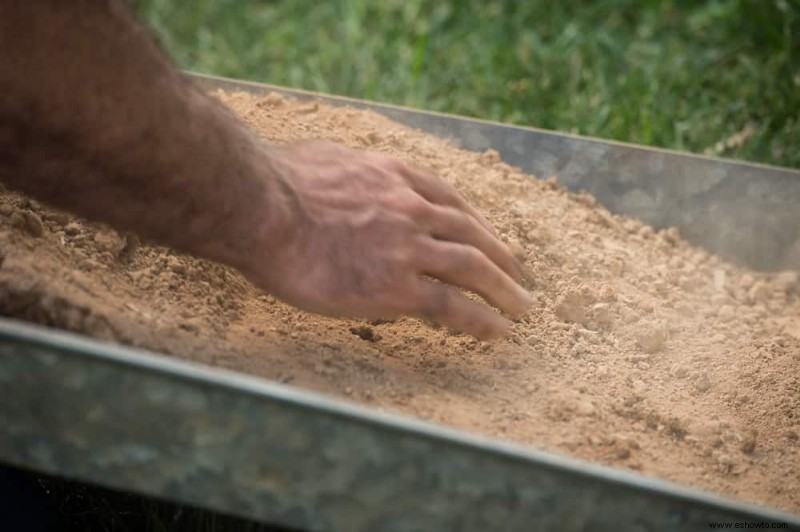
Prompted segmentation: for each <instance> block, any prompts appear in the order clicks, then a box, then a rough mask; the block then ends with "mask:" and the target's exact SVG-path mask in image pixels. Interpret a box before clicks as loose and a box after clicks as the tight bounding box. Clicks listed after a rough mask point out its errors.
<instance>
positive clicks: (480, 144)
mask: <svg viewBox="0 0 800 532" xmlns="http://www.w3.org/2000/svg"><path fill="white" fill-rule="evenodd" d="M192 77H193V79H194V80H195V81H196V83H197V84H198V85H199V86H201V87H203V88H205V89H215V88H221V89H226V90H244V91H248V92H252V93H255V94H263V93H266V92H271V91H274V92H278V93H281V94H284V95H288V96H292V97H295V98H298V99H304V100H305V99H318V100H320V101H324V102H326V103H330V104H334V105H347V106H351V107H356V108H362V109H371V110H373V111H376V112H379V113H381V114H383V115H386V116H388V117H389V118H391V119H393V120H395V121H397V122H400V123H402V124H405V125H407V126H410V127H413V128H417V129H421V130H423V131H426V132H429V133H432V134H434V135H438V136H440V137H445V138H449V139H451V140H452V141H454V143H455V144H457V145H459V146H461V147H464V148H466V149H469V150H475V151H483V150H486V149H488V148H492V149H494V150H496V151H497V152H498V153H499V154H500V155H501V157H502V158H503V160H504V161H506V162H507V163H509V164H512V165H515V166H517V167H519V168H521V169H523V170H525V171H526V172H529V173H532V174H533V175H536V176H538V177H543V178H547V177H550V176H558V178H559V181H560V182H561V183H562V184H564V185H565V186H567V187H568V188H570V189H572V190H575V191H578V190H586V191H589V192H591V193H592V194H594V195H595V196H596V197H597V199H598V200H599V201H600V202H601V203H603V204H604V205H605V206H606V207H607V208H608V209H609V210H611V211H612V212H615V213H619V214H627V215H629V216H634V217H636V218H639V219H641V220H644V221H646V222H647V223H649V224H651V225H653V226H655V227H657V228H661V227H668V226H675V227H678V228H679V229H680V231H681V233H682V234H683V235H684V236H686V237H687V239H688V240H690V241H691V242H693V243H694V244H697V245H699V246H702V247H704V248H706V249H708V250H709V251H711V252H713V253H717V254H719V255H720V256H722V257H724V258H726V259H728V260H731V261H733V262H736V263H739V264H743V265H746V266H750V267H752V268H756V269H762V270H780V269H797V268H800V207H798V205H799V204H800V171H798V170H795V169H789V168H778V167H773V166H766V165H758V164H749V163H744V162H739V161H733V160H725V159H716V158H710V157H701V156H696V155H691V154H686V153H679V152H674V151H669V150H661V149H653V148H646V147H643V146H635V145H630V144H624V143H619V142H609V141H604V140H600V139H594V138H588V137H580V136H577V135H567V134H563V133H556V132H551V131H544V130H541V129H534V128H529V127H517V126H510V125H507V124H499V123H495V122H487V121H482V120H474V119H468V118H463V117H458V116H453V115H446V114H441V113H432V112H427V111H419V110H416V109H408V108H403V107H397V106H393V105H386V104H379V103H373V102H366V101H363V100H354V99H351V98H343V97H337V96H330V95H324V94H317V93H312V92H307V91H301V90H294V89H287V88H285V87H277V86H272V85H266V84H260V83H251V82H242V81H235V80H229V79H225V78H218V77H214V76H205V75H199V74H192Z"/></svg>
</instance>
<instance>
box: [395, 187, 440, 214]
mask: <svg viewBox="0 0 800 532" xmlns="http://www.w3.org/2000/svg"><path fill="white" fill-rule="evenodd" d="M395 202H396V206H397V208H398V210H399V211H400V212H402V213H404V214H406V215H408V216H410V217H412V218H416V219H418V218H430V217H431V215H432V210H433V207H432V205H431V204H430V203H428V201H427V200H425V199H424V198H423V197H422V196H420V195H419V194H416V193H414V192H411V191H408V192H405V193H401V194H397V196H396V198H395Z"/></svg>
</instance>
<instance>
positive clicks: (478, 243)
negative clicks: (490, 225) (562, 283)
mask: <svg viewBox="0 0 800 532" xmlns="http://www.w3.org/2000/svg"><path fill="white" fill-rule="evenodd" d="M423 223H425V224H426V225H427V226H428V230H429V232H430V234H431V235H432V236H433V237H434V238H437V239H440V240H448V241H451V242H460V243H462V244H469V245H471V246H474V247H476V248H477V249H479V250H480V251H481V252H483V254H484V255H486V256H487V257H488V258H489V260H491V261H492V262H494V263H495V264H497V265H498V266H499V267H500V268H501V269H502V270H503V271H504V272H505V273H507V274H508V275H510V276H511V278H512V279H514V280H515V281H517V282H520V281H522V278H523V275H522V272H523V270H522V266H521V265H520V264H519V261H517V259H515V258H514V255H512V254H511V251H510V250H509V249H508V246H506V245H505V244H503V243H502V242H501V241H500V240H498V239H497V237H495V236H494V235H493V234H492V233H490V232H489V231H488V230H487V229H486V228H485V227H484V226H483V225H481V224H480V223H479V222H478V221H477V220H476V219H475V218H473V217H472V216H470V215H468V214H466V213H464V212H463V211H459V210H458V209H455V208H453V207H442V206H439V205H432V206H430V208H429V209H428V212H427V220H424V221H423Z"/></svg>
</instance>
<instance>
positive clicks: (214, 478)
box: [0, 319, 800, 531]
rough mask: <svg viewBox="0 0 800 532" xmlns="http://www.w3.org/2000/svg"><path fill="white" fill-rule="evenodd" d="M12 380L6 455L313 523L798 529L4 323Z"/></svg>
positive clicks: (3, 347) (4, 377)
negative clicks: (743, 524) (733, 524)
mask: <svg viewBox="0 0 800 532" xmlns="http://www.w3.org/2000/svg"><path fill="white" fill-rule="evenodd" d="M0 389H2V390H3V392H4V395H5V399H4V400H3V401H0V426H2V432H1V433H0V462H3V463H7V464H11V465H16V466H21V467H25V468H29V469H34V470H38V471H42V472H46V473H49V474H55V475H63V476H67V477H71V478H76V479H80V480H83V481H88V482H94V483H97V484H100V485H104V486H107V487H111V488H117V489H124V490H132V491H137V492H140V493H144V494H147V495H152V496H156V497H161V498H165V499H169V500H174V501H179V502H182V503H187V504H192V505H195V506H200V507H204V508H210V509H213V510H217V511H222V512H226V513H230V514H234V515H239V516H242V517H247V518H251V519H257V520H261V521H265V522H271V523H277V524H283V525H288V526H294V527H299V528H302V529H307V530H343V531H400V530H403V531H406V530H437V531H447V530H464V531H471V530H475V531H485V530H524V531H528V530H654V531H655V530H658V531H661V530H665V531H666V530H689V529H692V528H693V527H698V528H707V527H708V523H709V522H751V523H752V522H769V523H786V524H787V527H789V528H790V529H798V530H800V517H798V516H792V515H788V514H784V513H780V512H776V511H773V510H769V509H765V508H761V507H757V506H752V505H747V504H741V503H737V502H731V501H727V500H724V499H721V498H719V497H716V496H713V495H709V494H706V493H702V492H699V491H696V490H692V489H688V488H684V487H680V486H676V485H673V484H670V483H666V482H662V481H658V480H653V479H649V478H645V477H642V476H639V475H634V474H631V473H627V472H623V471H618V470H613V469H610V468H605V467H601V466H598V465H594V464H589V463H585V462H581V461H576V460H572V459H568V458H564V457H559V456H555V455H552V454H549V453H544V452H540V451H537V450H534V449H529V448H523V447H519V446H516V445H512V444H508V443H504V442H500V441H496V440H493V439H489V438H483V437H477V436H474V435H470V434H465V433H462V432H459V431H455V430H450V429H446V428H442V427H439V426H435V425H431V424H429V423H425V422H422V421H418V420H413V419H408V418H403V417H400V416H396V415H392V414H386V413H379V412H374V411H369V410H366V409H364V408H361V407H358V406H355V405H350V404H347V403H344V402H342V401H339V400H335V399H332V398H329V397H324V396H320V395H318V394H314V393H310V392H304V391H299V390H296V389H293V388H291V387H288V386H284V385H280V384H276V383H271V382H266V381H262V380H259V379H255V378H251V377H246V376H243V375H239V374H235V373H231V372H227V371H222V370H219V369H211V368H206V367H203V366H200V365H197V364H192V363H188V362H184V361H179V360H174V359H169V358H166V357H163V356H158V355H155V354H152V353H147V352H143V351H141V350H134V349H130V348H125V347H121V346H117V345H111V344H106V343H101V342H98V341H94V340H90V339H87V338H83V337H79V336H76V335H72V334H68V333H64V332H58V331H53V330H49V329H45V328H42V327H39V326H33V325H30V324H24V323H20V322H15V321H12V320H7V319H2V320H0ZM776 482H779V479H776Z"/></svg>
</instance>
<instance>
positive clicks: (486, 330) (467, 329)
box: [417, 279, 511, 340]
mask: <svg viewBox="0 0 800 532" xmlns="http://www.w3.org/2000/svg"><path fill="white" fill-rule="evenodd" d="M417 298H418V299H419V300H420V301H421V306H420V307H419V308H418V310H417V315H418V316H420V317H422V318H426V319H428V320H430V321H433V322H435V323H438V324H440V325H443V326H445V327H447V328H448V329H450V330H453V331H457V332H463V333H467V334H471V335H472V336H474V337H476V338H479V339H481V340H494V339H496V338H502V337H504V336H506V335H507V334H508V331H509V329H510V328H511V322H510V321H508V320H507V319H505V318H503V317H502V316H500V315H499V314H497V313H496V312H494V311H492V309H490V308H489V307H487V306H486V305H482V304H480V303H478V302H476V301H472V300H470V299H469V298H467V297H466V296H465V295H464V294H462V293H461V292H459V291H458V289H456V288H454V287H452V286H447V285H445V284H441V283H436V282H433V281H426V280H422V279H420V281H419V285H418V294H417Z"/></svg>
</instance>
